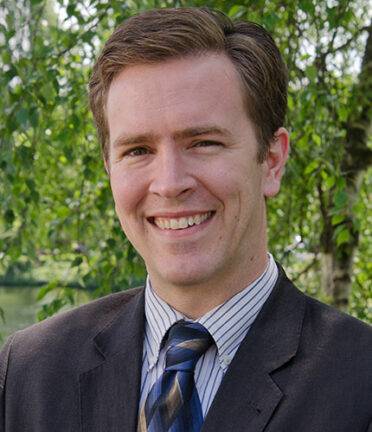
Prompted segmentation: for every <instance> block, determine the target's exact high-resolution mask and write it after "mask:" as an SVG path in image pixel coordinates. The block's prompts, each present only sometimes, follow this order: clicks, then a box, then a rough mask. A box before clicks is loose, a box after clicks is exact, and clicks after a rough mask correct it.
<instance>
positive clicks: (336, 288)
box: [321, 27, 372, 310]
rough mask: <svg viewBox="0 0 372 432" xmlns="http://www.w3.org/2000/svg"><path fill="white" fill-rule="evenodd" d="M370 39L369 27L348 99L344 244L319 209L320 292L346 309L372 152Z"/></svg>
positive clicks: (328, 219) (333, 226) (330, 218)
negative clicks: (357, 209) (371, 142)
mask: <svg viewBox="0 0 372 432" xmlns="http://www.w3.org/2000/svg"><path fill="white" fill-rule="evenodd" d="M371 92H372V37H371V27H370V28H369V36H368V40H367V44H366V49H365V53H364V58H363V64H362V70H361V73H360V76H359V82H358V85H357V86H356V88H355V92H354V93H353V94H352V95H351V96H350V105H351V106H355V107H357V109H355V113H354V114H353V115H351V116H350V117H349V119H348V122H347V124H346V138H345V151H344V157H343V161H342V166H341V169H342V173H343V176H344V178H345V180H346V190H345V192H346V197H347V206H346V211H345V219H344V220H343V221H342V223H343V224H345V228H346V229H348V230H349V232H350V237H349V239H348V241H346V242H344V243H342V244H340V245H339V246H338V245H337V238H335V230H336V228H337V225H332V215H331V214H329V210H331V207H332V203H331V206H330V207H329V208H328V209H323V210H324V211H323V217H324V225H323V232H322V242H321V243H322V290H323V292H324V293H325V294H326V295H327V297H328V298H329V300H330V303H331V304H333V305H334V306H335V307H337V308H339V309H342V310H346V309H347V307H348V301H349V295H350V292H351V282H352V274H353V257H354V254H355V251H356V249H357V247H358V237H359V232H358V225H357V224H356V223H355V215H354V214H353V207H354V205H355V203H356V201H357V200H358V197H359V194H360V189H361V185H362V181H363V177H364V175H365V172H366V170H367V168H368V167H369V165H370V164H371V162H372V150H371V149H369V148H368V146H367V144H368V139H369V134H370V131H371V100H372V95H371Z"/></svg>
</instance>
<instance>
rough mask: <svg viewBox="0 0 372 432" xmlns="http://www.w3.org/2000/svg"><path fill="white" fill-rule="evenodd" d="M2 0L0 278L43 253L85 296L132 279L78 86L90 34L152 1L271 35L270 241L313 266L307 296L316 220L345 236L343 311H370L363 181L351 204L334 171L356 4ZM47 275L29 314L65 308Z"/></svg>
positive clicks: (98, 37)
mask: <svg viewBox="0 0 372 432" xmlns="http://www.w3.org/2000/svg"><path fill="white" fill-rule="evenodd" d="M1 1H2V2H1V3H0V17H1V18H0V65H1V70H2V72H1V74H0V88H1V89H2V91H1V93H0V104H1V110H0V117H1V121H0V167H1V170H0V184H1V188H0V201H1V204H2V205H1V210H0V273H3V274H4V273H5V272H6V271H7V269H8V268H9V267H10V266H11V264H12V263H14V262H17V261H19V260H20V259H21V258H22V257H24V256H27V257H28V258H29V259H30V260H32V261H33V262H35V263H36V262H37V261H38V259H39V257H40V255H42V254H45V255H47V256H48V257H50V258H51V259H53V260H55V261H58V262H59V261H64V260H66V259H67V260H68V261H69V262H70V269H71V271H74V277H75V278H77V280H78V282H79V283H80V284H81V286H82V287H86V286H88V285H91V284H94V285H96V286H97V287H98V288H97V290H96V292H95V295H96V296H101V295H105V294H107V293H110V292H112V291H116V290H119V289H127V288H129V287H131V286H133V285H136V284H138V283H140V282H141V281H143V278H144V276H145V269H144V265H143V263H142V261H141V259H140V258H139V257H138V256H137V255H136V253H135V251H134V250H133V248H132V246H131V245H130V244H129V242H128V241H127V240H126V238H125V237H124V236H123V233H122V230H121V227H120V225H119V222H118V221H117V219H116V217H115V215H114V211H113V209H114V205H113V200H112V197H111V192H110V188H109V182H108V179H107V176H106V174H105V171H104V168H103V163H102V160H101V157H100V154H99V150H98V149H99V144H98V140H97V136H96V132H95V129H94V126H93V122H92V118H91V114H90V112H89V109H88V106H87V92H86V85H87V81H88V79H89V74H90V70H91V66H92V64H93V62H94V59H95V58H96V56H97V53H98V52H99V50H100V48H101V47H102V43H103V41H104V40H105V39H106V38H107V37H108V35H109V34H110V33H111V31H112V29H113V28H114V27H115V26H116V25H117V24H118V23H120V22H122V21H123V19H125V18H127V17H128V16H130V15H132V14H134V13H136V12H138V11H140V10H144V9H147V8H152V7H169V6H180V5H183V6H213V7H217V8H219V9H221V10H223V11H225V12H227V13H228V14H229V15H230V16H232V17H238V18H248V19H251V20H254V21H256V22H259V23H261V24H263V25H264V26H265V27H266V28H267V29H268V30H270V31H271V32H272V33H273V35H274V38H275V39H276V41H277V42H278V44H279V46H280V48H281V50H282V52H283V54H284V56H285V59H286V62H287V64H288V68H289V72H290V76H289V78H290V93H289V101H288V102H289V108H290V112H289V115H288V127H289V130H290V132H291V140H292V151H291V158H290V162H289V165H288V167H287V170H286V174H285V178H284V180H283V185H282V192H281V194H280V195H279V196H278V197H277V198H275V199H273V200H270V201H269V203H268V206H269V212H268V214H269V216H268V223H269V232H270V250H272V251H273V253H274V254H275V256H276V258H277V259H278V260H281V261H282V262H284V264H285V265H286V266H288V267H289V268H290V269H292V271H291V273H292V275H293V276H294V277H297V276H298V277H299V275H304V276H306V277H308V273H309V272H308V271H306V269H307V268H309V269H312V276H311V277H308V279H307V280H306V284H308V288H307V289H308V290H309V292H311V291H314V292H317V293H319V289H317V287H319V276H318V275H319V266H317V265H314V266H312V265H309V262H310V263H311V261H312V260H314V262H316V261H317V260H318V259H319V256H320V255H319V254H320V253H321V242H322V232H323V231H324V224H325V220H326V219H327V218H330V226H331V227H334V231H333V234H332V235H333V236H334V237H335V239H336V245H337V248H342V247H346V246H348V245H349V244H350V241H351V239H353V238H354V236H355V233H356V232H357V233H358V234H359V243H358V244H359V251H360V253H359V254H358V253H357V255H356V258H355V274H354V291H353V294H352V302H351V310H352V312H353V313H355V314H356V315H358V316H360V317H361V318H363V319H366V320H371V311H370V309H369V311H368V307H367V301H366V298H368V296H369V295H370V294H371V293H370V291H368V289H369V288H368V287H367V284H368V280H369V279H370V277H368V272H369V276H370V275H371V267H370V266H369V267H368V265H367V264H366V263H368V262H371V261H372V260H371V250H370V247H369V246H368V243H367V242H368V234H369V231H368V230H370V226H371V225H370V222H371V221H370V216H368V217H367V216H366V215H367V214H368V212H367V210H366V209H368V208H369V209H370V204H369V203H368V198H367V197H368V193H370V191H371V182H370V181H364V182H363V184H362V188H361V192H360V196H359V197H358V196H356V197H355V200H354V201H353V202H351V201H350V193H349V191H348V187H349V183H348V182H347V181H346V180H345V178H346V174H347V173H345V170H344V169H343V160H344V158H345V154H346V152H347V146H346V144H345V143H346V133H347V128H346V126H347V121H348V119H349V118H350V116H352V115H354V116H355V115H356V114H357V113H358V112H359V111H360V107H361V103H360V101H361V99H360V97H359V96H358V94H357V91H358V89H357V83H358V74H359V69H358V63H359V62H360V59H361V58H362V55H363V49H364V46H365V40H366V31H364V30H363V28H364V27H365V26H366V25H367V24H368V23H366V22H365V21H364V17H365V16H367V10H366V9H367V5H366V4H365V3H364V2H362V1H358V0H354V1H345V0H335V1H330V0H329V1H312V0H301V1H300V2H286V1H285V2H282V1H279V0H271V1H266V0H265V1H264V0H242V1H239V2H238V3H237V2H235V1H225V0H224V1H222V0H214V1H210V0H205V1H197V0H195V1H192V0H190V1H176V0H164V1H160V0H141V1H140V0H124V1H123V0H120V1H119V0H111V1H110V2H108V1H101V0H89V1H82V0H58V1H52V0H30V1H27V0H14V1H13V2H7V1H6V0H1ZM353 95H355V97H353ZM357 96H358V97H357ZM351 213H352V223H351V224H350V214H351ZM369 214H370V213H369ZM368 223H369V227H368ZM340 250H341V249H340ZM49 280H51V281H53V282H52V283H51V284H49V285H47V286H46V287H45V288H44V289H43V290H42V291H41V294H40V296H41V297H43V296H44V295H45V294H46V293H47V292H50V291H52V292H55V293H56V297H55V299H54V300H53V301H52V302H51V303H48V304H46V305H45V306H44V307H43V309H42V311H40V316H39V318H40V319H42V318H45V317H46V316H49V315H51V314H53V313H55V312H57V311H58V310H59V309H60V308H61V307H63V306H64V305H65V304H72V303H73V294H72V292H70V291H68V290H66V288H65V287H64V282H65V281H64V280H60V279H59V280H55V276H54V275H53V274H50V277H49Z"/></svg>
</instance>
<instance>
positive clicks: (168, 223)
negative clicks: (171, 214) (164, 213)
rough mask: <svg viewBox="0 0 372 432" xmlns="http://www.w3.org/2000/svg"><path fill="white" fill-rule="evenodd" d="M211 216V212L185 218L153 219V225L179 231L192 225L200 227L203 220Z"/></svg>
mask: <svg viewBox="0 0 372 432" xmlns="http://www.w3.org/2000/svg"><path fill="white" fill-rule="evenodd" d="M211 216H212V212H207V213H199V214H195V215H193V216H185V217H180V218H162V217H155V218H153V223H154V224H155V225H156V226H157V227H158V228H160V229H163V230H164V229H170V230H180V229H185V228H188V227H191V226H193V225H200V224H201V223H202V222H204V221H205V220H207V219H209V218H210V217H211Z"/></svg>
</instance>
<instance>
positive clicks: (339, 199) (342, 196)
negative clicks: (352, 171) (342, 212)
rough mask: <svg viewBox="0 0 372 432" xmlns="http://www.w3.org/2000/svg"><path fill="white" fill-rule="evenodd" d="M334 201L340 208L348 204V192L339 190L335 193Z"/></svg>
mask: <svg viewBox="0 0 372 432" xmlns="http://www.w3.org/2000/svg"><path fill="white" fill-rule="evenodd" d="M333 202H334V204H335V206H336V207H338V208H341V207H344V206H345V205H346V204H347V195H346V192H345V191H343V190H338V191H337V192H336V193H335V196H334V199H333Z"/></svg>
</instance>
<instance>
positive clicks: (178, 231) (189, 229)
mask: <svg viewBox="0 0 372 432" xmlns="http://www.w3.org/2000/svg"><path fill="white" fill-rule="evenodd" d="M206 213H210V216H209V217H208V218H207V219H205V220H204V221H203V222H201V223H200V224H198V225H197V224H194V225H191V226H188V227H187V228H183V229H162V228H160V227H158V226H157V225H156V224H155V222H154V219H155V218H162V219H172V218H174V219H180V218H182V217H184V218H187V217H190V216H195V215H198V214H206ZM215 213H216V212H215V211H214V210H213V211H210V210H209V211H200V210H197V211H186V212H185V211H184V212H171V213H170V212H161V213H160V212H159V213H157V214H156V215H152V216H150V217H148V218H147V221H148V223H149V224H150V225H151V227H152V228H153V229H155V230H156V231H157V232H159V233H161V234H164V235H172V236H183V235H189V234H192V233H194V232H197V231H199V230H201V229H203V228H204V227H205V226H206V225H208V224H209V222H210V221H212V219H214V216H215Z"/></svg>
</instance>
